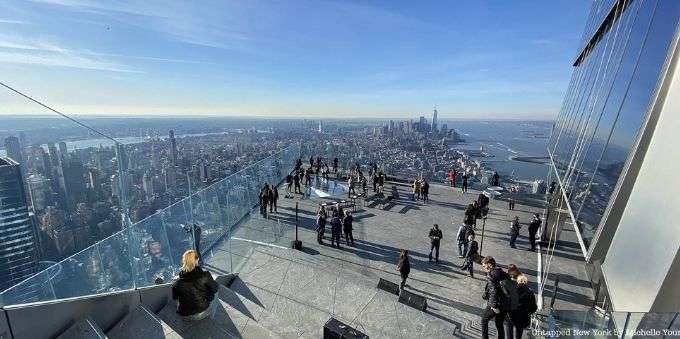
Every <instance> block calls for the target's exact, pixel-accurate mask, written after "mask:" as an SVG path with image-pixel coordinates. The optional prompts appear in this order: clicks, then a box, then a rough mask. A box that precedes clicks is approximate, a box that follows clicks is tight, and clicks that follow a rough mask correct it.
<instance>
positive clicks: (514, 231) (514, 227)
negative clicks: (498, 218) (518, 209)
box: [510, 216, 522, 248]
mask: <svg viewBox="0 0 680 339" xmlns="http://www.w3.org/2000/svg"><path fill="white" fill-rule="evenodd" d="M520 228H522V225H520V223H519V217H518V216H515V218H514V219H513V220H512V222H510V247H512V248H517V247H515V241H517V236H519V230H520Z"/></svg>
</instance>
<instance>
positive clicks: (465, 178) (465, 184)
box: [461, 172, 468, 193]
mask: <svg viewBox="0 0 680 339" xmlns="http://www.w3.org/2000/svg"><path fill="white" fill-rule="evenodd" d="M461 187H462V192H463V193H467V191H468V174H467V172H465V173H463V184H462V186H461Z"/></svg>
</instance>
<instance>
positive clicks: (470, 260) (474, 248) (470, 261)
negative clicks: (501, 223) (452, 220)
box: [461, 226, 479, 278]
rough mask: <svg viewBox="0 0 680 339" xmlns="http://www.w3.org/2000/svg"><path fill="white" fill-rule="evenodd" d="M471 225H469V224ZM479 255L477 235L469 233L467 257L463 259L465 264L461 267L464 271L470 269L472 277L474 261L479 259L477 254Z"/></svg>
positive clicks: (472, 276) (469, 272)
mask: <svg viewBox="0 0 680 339" xmlns="http://www.w3.org/2000/svg"><path fill="white" fill-rule="evenodd" d="M467 227H469V226H467ZM478 255H479V245H478V244H477V241H475V235H474V233H472V234H469V235H468V237H467V249H466V251H465V255H464V257H465V259H464V260H463V266H462V267H461V269H462V270H463V271H468V274H469V275H470V278H474V277H475V274H474V263H475V260H477V256H478Z"/></svg>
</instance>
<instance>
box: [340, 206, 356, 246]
mask: <svg viewBox="0 0 680 339" xmlns="http://www.w3.org/2000/svg"><path fill="white" fill-rule="evenodd" d="M353 222H354V217H352V213H350V212H349V211H345V217H344V218H342V231H343V232H344V233H345V242H346V243H347V246H350V240H351V244H352V245H351V246H354V236H353V235H352V230H353V227H352V223H353Z"/></svg>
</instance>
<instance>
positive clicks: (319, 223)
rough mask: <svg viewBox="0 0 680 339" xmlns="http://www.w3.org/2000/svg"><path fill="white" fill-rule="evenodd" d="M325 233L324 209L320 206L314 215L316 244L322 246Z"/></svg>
mask: <svg viewBox="0 0 680 339" xmlns="http://www.w3.org/2000/svg"><path fill="white" fill-rule="evenodd" d="M325 232H326V208H325V207H323V206H321V207H320V208H319V212H318V213H317V214H316V242H318V243H319V244H320V245H323V234H324V233H325Z"/></svg>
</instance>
